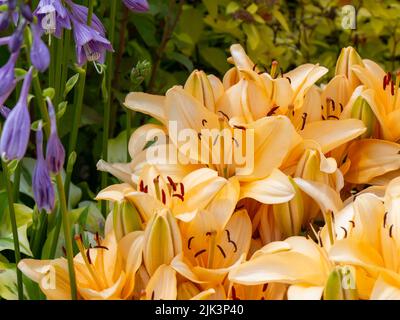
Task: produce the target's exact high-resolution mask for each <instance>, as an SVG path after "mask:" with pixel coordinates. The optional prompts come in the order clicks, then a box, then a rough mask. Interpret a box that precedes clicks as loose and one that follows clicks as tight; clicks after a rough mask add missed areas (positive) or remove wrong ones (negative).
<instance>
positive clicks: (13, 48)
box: [8, 23, 26, 52]
mask: <svg viewBox="0 0 400 320" xmlns="http://www.w3.org/2000/svg"><path fill="white" fill-rule="evenodd" d="M25 27H26V23H21V24H19V25H18V27H17V29H16V30H15V31H14V33H13V34H12V35H11V37H10V40H9V41H8V49H9V50H10V52H17V51H19V49H20V48H21V46H22V43H23V42H24V30H25Z"/></svg>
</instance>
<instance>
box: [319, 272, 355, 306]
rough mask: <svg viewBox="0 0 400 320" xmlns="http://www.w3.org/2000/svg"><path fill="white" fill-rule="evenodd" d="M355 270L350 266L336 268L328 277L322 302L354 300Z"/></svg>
mask: <svg viewBox="0 0 400 320" xmlns="http://www.w3.org/2000/svg"><path fill="white" fill-rule="evenodd" d="M357 298H358V293H357V288H356V274H355V269H354V268H353V267H350V266H337V267H335V269H334V270H333V271H332V272H331V274H330V275H329V278H328V281H327V282H326V286H325V290H324V300H356V299H357Z"/></svg>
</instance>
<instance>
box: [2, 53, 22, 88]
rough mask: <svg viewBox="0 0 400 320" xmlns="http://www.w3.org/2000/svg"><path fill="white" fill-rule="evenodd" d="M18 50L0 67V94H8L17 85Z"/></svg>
mask: <svg viewBox="0 0 400 320" xmlns="http://www.w3.org/2000/svg"><path fill="white" fill-rule="evenodd" d="M17 59H18V52H15V53H12V54H11V56H10V58H9V59H8V62H7V63H6V64H5V65H4V66H2V67H1V68H0V79H1V81H0V96H3V95H5V94H7V93H8V92H9V91H10V90H11V89H12V88H13V87H14V86H15V72H14V68H15V63H16V62H17Z"/></svg>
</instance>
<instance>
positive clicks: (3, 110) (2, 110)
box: [0, 106, 11, 119]
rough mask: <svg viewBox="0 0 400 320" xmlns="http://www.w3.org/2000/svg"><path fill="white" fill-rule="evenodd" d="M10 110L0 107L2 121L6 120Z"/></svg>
mask: <svg viewBox="0 0 400 320" xmlns="http://www.w3.org/2000/svg"><path fill="white" fill-rule="evenodd" d="M10 112H11V109H9V108H7V107H6V106H0V114H1V116H2V117H3V118H4V119H7V118H8V115H9V114H10Z"/></svg>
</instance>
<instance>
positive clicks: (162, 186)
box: [96, 165, 239, 228]
mask: <svg viewBox="0 0 400 320" xmlns="http://www.w3.org/2000/svg"><path fill="white" fill-rule="evenodd" d="M238 198H239V183H238V181H237V179H236V178H235V177H232V178H230V179H225V178H223V177H219V176H218V174H217V173H216V172H215V171H214V170H211V169H208V168H202V169H199V170H195V171H193V172H191V173H189V174H188V175H187V176H185V177H184V178H183V179H182V180H181V181H174V180H173V179H172V178H171V177H169V176H163V175H162V174H161V173H160V172H159V171H158V170H157V168H156V167H155V166H151V165H148V166H146V167H144V168H143V169H142V172H141V175H140V177H139V182H138V187H137V190H136V189H135V188H133V187H132V186H130V185H128V184H119V185H113V186H110V187H107V188H106V189H104V190H102V191H101V192H100V193H99V194H98V195H97V197H96V199H97V200H108V201H114V202H116V203H122V202H124V201H127V202H129V203H130V204H131V205H132V206H134V207H135V208H136V209H137V211H138V212H139V213H140V216H141V220H142V222H143V223H147V222H148V221H149V220H150V219H151V218H152V216H153V215H154V214H155V212H157V211H160V210H162V209H169V210H171V212H172V213H173V215H174V216H175V217H176V218H178V219H180V220H183V221H190V220H191V219H193V218H194V216H195V215H196V214H197V212H198V211H199V210H202V209H206V210H209V211H210V212H215V216H216V217H217V218H218V222H219V225H221V226H222V227H223V226H224V224H226V222H227V220H228V219H229V217H230V215H231V214H232V212H233V210H234V208H235V206H236V203H237V201H238ZM110 219H111V218H110V217H109V218H108V219H107V221H106V225H108V226H110V228H112V225H111V221H110Z"/></svg>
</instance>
